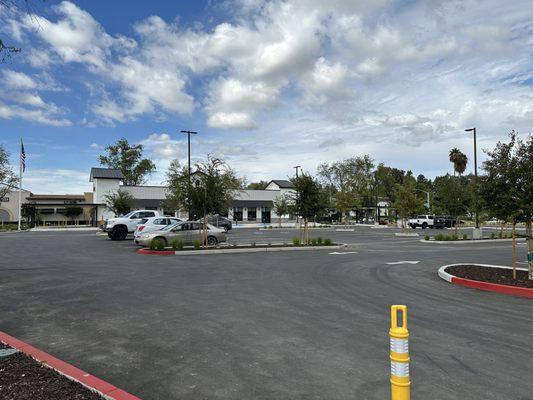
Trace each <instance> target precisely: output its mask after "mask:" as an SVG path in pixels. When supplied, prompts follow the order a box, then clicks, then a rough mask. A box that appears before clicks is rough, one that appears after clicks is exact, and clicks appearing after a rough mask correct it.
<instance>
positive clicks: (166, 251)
mask: <svg viewBox="0 0 533 400" xmlns="http://www.w3.org/2000/svg"><path fill="white" fill-rule="evenodd" d="M344 247H346V244H344V243H333V242H332V241H331V240H330V239H325V240H323V241H322V240H320V241H319V240H317V239H312V240H311V241H310V243H309V244H308V245H306V246H305V245H302V244H300V242H299V241H298V240H293V243H251V244H241V245H238V244H231V245H225V246H213V247H200V246H198V245H197V244H196V245H195V246H194V247H189V248H186V247H182V246H180V247H179V248H177V249H172V248H169V247H164V248H155V247H154V246H151V248H144V249H140V250H137V253H139V254H155V255H161V256H174V255H176V256H179V255H183V256H185V255H200V254H231V253H263V252H276V251H300V250H301V251H309V250H331V249H341V248H344Z"/></svg>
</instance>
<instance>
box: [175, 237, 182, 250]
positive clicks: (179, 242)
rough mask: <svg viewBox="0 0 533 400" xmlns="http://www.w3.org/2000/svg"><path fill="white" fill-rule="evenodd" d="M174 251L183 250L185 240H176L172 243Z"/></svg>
mask: <svg viewBox="0 0 533 400" xmlns="http://www.w3.org/2000/svg"><path fill="white" fill-rule="evenodd" d="M172 249H173V250H183V240H180V239H174V240H173V241H172Z"/></svg>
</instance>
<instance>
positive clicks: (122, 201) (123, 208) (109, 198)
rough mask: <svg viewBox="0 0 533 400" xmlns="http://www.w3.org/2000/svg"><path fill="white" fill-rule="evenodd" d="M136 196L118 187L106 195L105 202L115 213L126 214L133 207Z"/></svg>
mask: <svg viewBox="0 0 533 400" xmlns="http://www.w3.org/2000/svg"><path fill="white" fill-rule="evenodd" d="M133 202H134V198H133V196H132V195H131V193H130V192H126V191H125V190H123V189H118V190H117V191H115V192H112V193H109V194H106V195H105V196H104V203H105V205H106V206H107V208H109V209H110V210H111V211H113V212H114V213H115V215H124V214H127V213H128V212H130V210H131V209H132V208H133Z"/></svg>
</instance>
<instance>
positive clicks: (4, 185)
mask: <svg viewBox="0 0 533 400" xmlns="http://www.w3.org/2000/svg"><path fill="white" fill-rule="evenodd" d="M18 182H19V180H18V177H17V176H16V175H15V173H14V172H13V170H12V169H11V166H10V165H9V153H8V152H7V151H6V149H5V148H4V146H2V145H1V144H0V197H5V195H6V194H7V193H9V192H10V191H11V190H13V189H17V184H18Z"/></svg>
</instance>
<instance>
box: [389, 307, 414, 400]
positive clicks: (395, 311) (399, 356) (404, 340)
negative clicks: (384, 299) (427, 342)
mask: <svg viewBox="0 0 533 400" xmlns="http://www.w3.org/2000/svg"><path fill="white" fill-rule="evenodd" d="M389 336H390V362H391V364H390V382H391V398H392V400H409V399H410V385H411V381H410V380H409V331H408V330H407V306H398V305H396V306H392V307H391V323H390V330H389Z"/></svg>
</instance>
